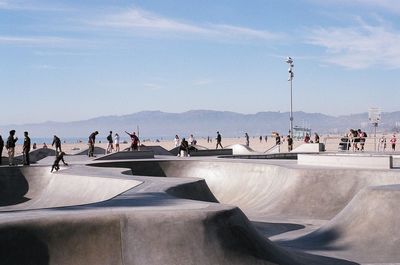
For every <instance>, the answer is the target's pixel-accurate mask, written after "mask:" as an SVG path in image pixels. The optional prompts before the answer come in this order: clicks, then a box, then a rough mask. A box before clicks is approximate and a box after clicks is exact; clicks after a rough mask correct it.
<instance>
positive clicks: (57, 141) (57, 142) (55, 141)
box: [51, 135, 62, 154]
mask: <svg viewBox="0 0 400 265" xmlns="http://www.w3.org/2000/svg"><path fill="white" fill-rule="evenodd" d="M54 145H55V146H56V154H57V153H58V152H60V153H61V152H62V150H61V140H60V138H58V137H57V135H54V137H53V143H52V144H51V146H54Z"/></svg>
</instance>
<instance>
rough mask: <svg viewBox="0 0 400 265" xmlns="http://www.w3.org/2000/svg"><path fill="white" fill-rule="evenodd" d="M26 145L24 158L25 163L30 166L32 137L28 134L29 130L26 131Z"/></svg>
mask: <svg viewBox="0 0 400 265" xmlns="http://www.w3.org/2000/svg"><path fill="white" fill-rule="evenodd" d="M24 137H25V138H24V145H23V146H22V154H23V159H24V165H26V166H29V165H30V161H29V152H30V151H31V138H29V136H28V132H24Z"/></svg>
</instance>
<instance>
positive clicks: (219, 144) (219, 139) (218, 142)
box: [215, 132, 224, 149]
mask: <svg viewBox="0 0 400 265" xmlns="http://www.w3.org/2000/svg"><path fill="white" fill-rule="evenodd" d="M215 139H216V140H217V145H216V147H215V149H218V146H221V149H224V148H223V147H222V144H221V141H222V136H221V134H219V132H217V138H215Z"/></svg>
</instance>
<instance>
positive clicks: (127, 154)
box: [95, 151, 154, 160]
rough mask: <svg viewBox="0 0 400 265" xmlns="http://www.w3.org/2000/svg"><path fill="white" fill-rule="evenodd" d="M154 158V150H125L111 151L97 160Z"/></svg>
mask: <svg viewBox="0 0 400 265" xmlns="http://www.w3.org/2000/svg"><path fill="white" fill-rule="evenodd" d="M146 158H154V152H153V151H123V152H117V153H111V154H109V155H105V156H102V157H99V158H96V159H95V160H124V159H146Z"/></svg>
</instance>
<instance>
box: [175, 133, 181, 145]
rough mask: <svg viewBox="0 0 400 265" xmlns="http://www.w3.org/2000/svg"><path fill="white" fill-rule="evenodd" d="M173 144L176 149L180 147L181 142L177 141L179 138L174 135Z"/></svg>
mask: <svg viewBox="0 0 400 265" xmlns="http://www.w3.org/2000/svg"><path fill="white" fill-rule="evenodd" d="M174 142H175V147H178V146H180V145H181V143H180V142H181V141H180V139H179V136H178V135H175V139H174Z"/></svg>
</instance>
